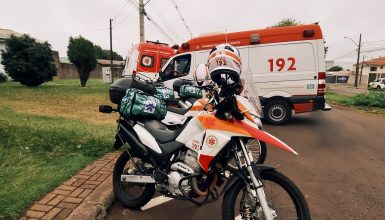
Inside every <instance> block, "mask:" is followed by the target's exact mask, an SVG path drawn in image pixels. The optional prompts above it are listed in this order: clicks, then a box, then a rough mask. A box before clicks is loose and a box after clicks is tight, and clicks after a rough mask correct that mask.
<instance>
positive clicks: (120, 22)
mask: <svg viewBox="0 0 385 220" xmlns="http://www.w3.org/2000/svg"><path fill="white" fill-rule="evenodd" d="M138 10H139V8H138V9H136V10H135V11H133V12H132V13H130V14H129V15H127V16H126V17H124V18H123V19H122V20H120V21H119V22H117V23H116V24H115V25H114V26H113V27H112V28H115V27H117V26H119V25H121V24H122V23H123V22H125V21H126V20H127V19H129V18H130V17H131V16H132V15H134V14H135V13H136V12H137V11H138Z"/></svg>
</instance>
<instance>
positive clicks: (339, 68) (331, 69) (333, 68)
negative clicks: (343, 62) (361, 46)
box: [327, 66, 344, 72]
mask: <svg viewBox="0 0 385 220" xmlns="http://www.w3.org/2000/svg"><path fill="white" fill-rule="evenodd" d="M341 70H344V68H342V67H340V66H333V67H331V68H330V69H328V70H327V71H331V72H338V71H341Z"/></svg>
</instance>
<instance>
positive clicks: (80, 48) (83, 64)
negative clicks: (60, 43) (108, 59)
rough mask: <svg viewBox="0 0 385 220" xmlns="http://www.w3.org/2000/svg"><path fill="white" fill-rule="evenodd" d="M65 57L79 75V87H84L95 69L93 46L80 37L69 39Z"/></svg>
mask: <svg viewBox="0 0 385 220" xmlns="http://www.w3.org/2000/svg"><path fill="white" fill-rule="evenodd" d="M67 49H68V50H67V56H68V58H69V60H70V61H71V63H73V64H74V65H75V66H76V69H77V70H78V73H79V78H80V85H81V86H82V87H84V86H85V85H86V83H87V80H88V77H89V76H90V73H91V71H92V70H93V69H94V68H95V67H96V50H95V47H94V44H93V43H92V42H91V41H89V40H87V39H85V38H83V37H82V36H79V37H76V38H73V37H70V40H69V44H68V48H67Z"/></svg>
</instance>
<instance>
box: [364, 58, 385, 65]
mask: <svg viewBox="0 0 385 220" xmlns="http://www.w3.org/2000/svg"><path fill="white" fill-rule="evenodd" d="M364 64H365V65H367V66H385V57H379V58H375V59H371V60H367V61H365V62H364Z"/></svg>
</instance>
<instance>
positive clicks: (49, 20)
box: [0, 0, 385, 62]
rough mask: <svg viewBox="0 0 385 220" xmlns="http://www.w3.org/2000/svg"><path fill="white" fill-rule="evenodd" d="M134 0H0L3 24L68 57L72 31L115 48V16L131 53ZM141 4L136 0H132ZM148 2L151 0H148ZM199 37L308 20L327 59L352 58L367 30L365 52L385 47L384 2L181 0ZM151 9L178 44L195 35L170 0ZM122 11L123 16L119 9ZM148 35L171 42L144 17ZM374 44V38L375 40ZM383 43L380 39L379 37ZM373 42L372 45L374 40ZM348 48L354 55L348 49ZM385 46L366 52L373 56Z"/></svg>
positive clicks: (119, 39)
mask: <svg viewBox="0 0 385 220" xmlns="http://www.w3.org/2000/svg"><path fill="white" fill-rule="evenodd" d="M128 1H129V0H108V1H107V0H104V1H102V0H62V1H57V0H33V1H26V0H0V28H6V29H11V30H14V31H17V32H21V33H28V34H30V35H31V36H33V37H35V38H38V39H40V40H44V41H45V40H46V41H48V42H49V43H50V44H51V45H52V47H53V49H54V50H58V51H59V53H60V56H66V50H67V44H68V39H69V36H71V35H72V36H78V35H79V34H81V35H82V36H83V37H85V38H88V39H89V40H91V41H92V42H94V43H95V44H98V45H100V46H102V47H103V48H105V49H108V48H109V30H108V29H107V28H108V26H109V18H114V22H113V26H115V27H114V29H113V48H114V50H116V51H117V52H118V53H119V54H121V55H122V56H124V57H125V55H126V52H127V50H128V49H129V48H130V47H131V46H132V44H135V43H137V42H138V41H139V15H138V11H137V9H136V8H134V7H133V6H132V5H131V4H129V3H127V2H128ZM133 1H135V2H137V0H133ZM144 1H145V2H147V0H144ZM175 2H176V3H177V5H178V6H179V10H180V11H181V13H182V16H183V17H184V19H185V21H186V23H187V24H188V26H189V27H190V29H191V31H192V33H193V35H194V36H198V35H200V34H202V33H207V32H218V31H221V32H224V31H226V30H227V31H228V32H233V31H242V30H250V29H260V28H265V27H266V26H270V25H273V24H275V23H277V22H278V21H279V20H281V19H282V18H294V19H296V20H297V21H301V22H302V23H305V24H307V23H314V22H317V21H318V22H319V23H320V25H321V28H322V30H323V34H324V38H325V40H326V42H327V46H329V52H328V54H327V59H335V58H337V59H336V61H339V62H354V61H355V59H356V58H355V56H356V54H355V52H354V50H355V49H356V48H357V47H356V46H355V45H354V43H353V42H351V41H350V40H348V39H344V36H347V37H350V38H352V39H353V40H354V41H356V43H358V37H359V33H362V41H363V42H368V43H364V44H363V46H364V47H363V50H373V49H377V48H385V25H384V21H385V10H384V9H385V1H381V0H366V1H351V0H350V1H349V0H338V1H337V0H334V1H332V0H324V1H320V0H318V1H315V0H290V1H289V0H265V1H260V0H237V1H230V0H212V1H210V0H206V1H204V0H189V1H187V0H175ZM145 8H146V10H147V13H148V14H149V15H150V16H151V17H152V18H153V19H154V20H155V21H156V22H157V23H158V24H159V25H160V26H161V28H162V29H163V30H164V31H165V32H166V33H167V34H168V35H169V36H170V37H171V38H172V39H173V41H175V42H177V43H179V44H180V43H181V42H184V41H186V40H188V39H189V38H190V36H189V33H188V32H187V30H186V28H185V27H184V25H183V23H182V21H181V19H180V18H179V16H178V13H177V11H176V10H175V8H174V5H173V3H172V1H171V0H150V2H149V3H148V4H147V5H146V7H145ZM119 12H120V13H119ZM145 36H146V40H154V41H155V40H160V41H162V42H167V43H170V44H172V42H171V41H170V40H169V39H168V38H166V37H165V36H164V35H163V34H161V33H160V32H159V31H158V30H157V29H156V28H155V27H154V25H153V24H152V23H151V22H150V21H148V20H147V19H146V21H145ZM373 41H376V42H373ZM377 41H379V42H377ZM369 42H370V43H369ZM349 52H350V53H349ZM381 55H385V50H382V51H379V52H371V53H366V56H367V57H369V58H374V57H378V56H381Z"/></svg>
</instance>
